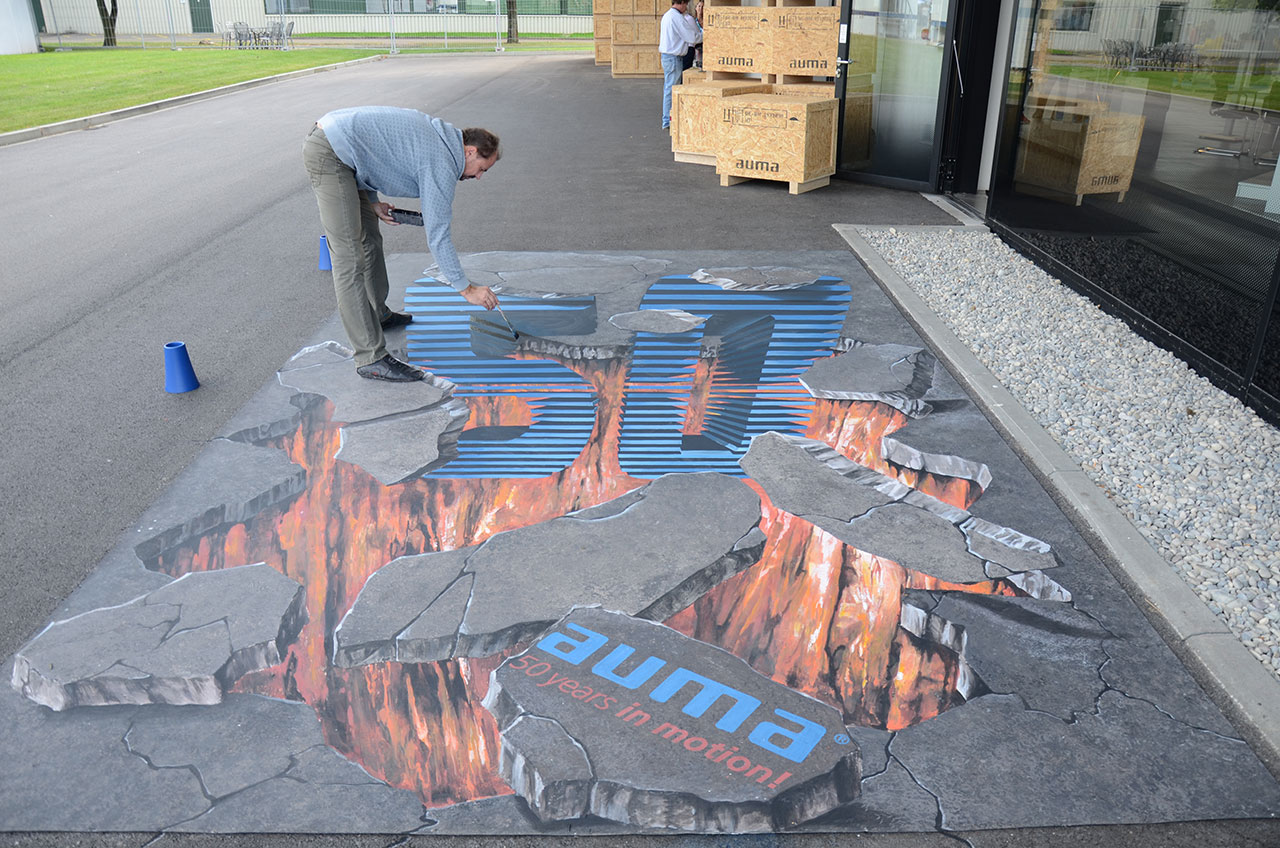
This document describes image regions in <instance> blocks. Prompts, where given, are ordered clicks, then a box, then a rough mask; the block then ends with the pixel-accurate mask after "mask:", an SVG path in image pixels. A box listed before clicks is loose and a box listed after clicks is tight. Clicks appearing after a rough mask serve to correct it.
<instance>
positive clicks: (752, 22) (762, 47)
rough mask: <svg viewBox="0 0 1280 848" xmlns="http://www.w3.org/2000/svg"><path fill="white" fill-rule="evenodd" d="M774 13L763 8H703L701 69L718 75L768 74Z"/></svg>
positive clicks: (770, 9) (769, 9) (772, 10)
mask: <svg viewBox="0 0 1280 848" xmlns="http://www.w3.org/2000/svg"><path fill="white" fill-rule="evenodd" d="M774 14H775V10H774V9H772V8H768V7H761V6H726V7H719V6H713V7H712V8H710V9H704V20H705V22H706V29H704V30H703V33H702V67H703V68H704V69H706V70H707V71H709V72H711V74H712V77H713V78H715V75H716V74H717V73H719V72H730V73H734V74H764V73H768V70H767V68H768V65H769V60H770V56H771V49H770V46H769V38H770V35H771V22H772V20H773V15H774Z"/></svg>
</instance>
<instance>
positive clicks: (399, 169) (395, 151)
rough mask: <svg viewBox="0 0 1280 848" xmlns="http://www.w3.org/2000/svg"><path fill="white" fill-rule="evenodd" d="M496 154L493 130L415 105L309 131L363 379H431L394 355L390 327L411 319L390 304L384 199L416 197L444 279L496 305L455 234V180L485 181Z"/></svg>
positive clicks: (340, 294)
mask: <svg viewBox="0 0 1280 848" xmlns="http://www.w3.org/2000/svg"><path fill="white" fill-rule="evenodd" d="M499 156H500V152H499V149H498V137H497V136H495V135H494V134H493V133H491V132H489V131H488V130H484V129H478V128H472V129H465V130H459V129H458V128H456V127H454V126H452V125H451V124H447V123H445V122H444V121H442V120H440V119H439V118H433V117H431V116H430V115H426V114H423V113H422V112H419V111H416V110H414V109H398V108H392V107H389V106H360V107H356V108H352V109H339V110H337V111H334V112H330V113H328V114H327V115H325V116H324V117H322V118H321V119H320V120H319V121H317V122H316V125H315V126H314V127H312V129H311V132H310V134H308V135H307V138H306V141H305V142H304V143H303V146H302V160H303V163H304V164H305V165H306V168H307V173H308V174H309V175H310V177H311V189H312V191H313V192H315V196H316V204H317V205H318V206H319V207H320V223H321V225H322V226H323V228H324V234H325V239H326V241H328V243H329V254H330V258H331V261H332V265H333V288H334V293H335V294H336V295H337V299H338V314H339V315H340V316H341V317H342V326H343V328H344V329H345V330H346V332H347V337H348V338H349V339H350V340H351V346H352V347H353V348H355V362H356V373H357V374H359V375H360V376H361V377H366V378H369V379H372V380H390V381H393V382H398V383H404V382H412V381H415V380H422V379H424V378H425V377H426V376H427V375H426V373H425V372H424V371H422V370H421V369H419V368H415V367H414V366H412V365H409V364H408V363H405V362H401V361H400V360H398V359H396V358H395V357H393V356H391V355H390V354H389V353H387V348H386V341H385V339H384V337H383V330H387V329H391V328H392V327H402V326H404V325H405V324H408V323H409V322H410V321H412V320H413V319H412V317H411V316H409V315H406V314H404V313H402V312H392V311H391V310H390V309H388V308H387V294H388V292H389V291H390V285H389V283H388V280H387V267H386V260H385V257H384V256H383V252H382V234H381V232H380V231H379V228H378V222H379V221H385V222H386V223H388V224H393V225H394V224H395V221H394V220H393V219H392V217H391V210H392V209H393V208H394V207H393V206H392V205H391V204H390V203H385V202H381V201H379V200H378V194H379V193H382V194H386V195H389V196H391V197H417V198H419V199H420V200H421V203H422V219H423V224H424V227H425V229H426V235H427V243H428V245H429V246H430V248H431V255H432V256H433V257H434V259H435V261H436V264H437V265H439V267H440V274H441V276H442V277H443V278H444V282H445V283H447V284H448V285H450V286H452V287H453V288H454V289H456V290H457V291H458V293H459V294H461V295H462V297H463V298H465V299H466V300H467V301H468V302H470V303H473V304H475V305H476V306H483V307H484V308H485V309H493V308H494V307H496V306H497V305H498V298H497V297H496V296H495V295H494V293H493V292H492V290H490V289H489V288H488V287H485V286H474V285H472V284H471V283H470V282H469V281H468V280H467V277H466V275H465V274H464V273H463V272H462V265H461V263H460V262H459V261H458V252H457V250H455V249H454V246H453V239H452V237H451V236H450V232H449V228H450V223H451V220H452V217H453V192H454V189H455V188H456V187H457V185H458V182H459V181H460V180H471V179H479V178H480V176H481V175H482V174H483V173H485V171H488V170H489V169H490V168H491V167H493V165H494V163H495V162H497V161H498V158H499Z"/></svg>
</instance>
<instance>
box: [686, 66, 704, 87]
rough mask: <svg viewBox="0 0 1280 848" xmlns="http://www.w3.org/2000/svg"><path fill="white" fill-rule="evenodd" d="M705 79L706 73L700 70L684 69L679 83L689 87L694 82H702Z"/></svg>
mask: <svg viewBox="0 0 1280 848" xmlns="http://www.w3.org/2000/svg"><path fill="white" fill-rule="evenodd" d="M706 78H707V72H706V71H704V70H702V69H701V68H685V69H684V73H682V74H681V75H680V82H682V83H684V84H685V85H689V84H691V83H695V82H702V81H703V80H705V79H706Z"/></svg>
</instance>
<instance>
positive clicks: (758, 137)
mask: <svg viewBox="0 0 1280 848" xmlns="http://www.w3.org/2000/svg"><path fill="white" fill-rule="evenodd" d="M766 2H780V3H782V4H783V5H776V6H740V5H732V4H728V3H724V2H720V0H709V2H708V4H707V6H706V7H704V8H705V23H706V30H705V32H704V34H703V49H702V66H703V68H705V69H706V71H707V74H708V76H709V79H708V80H707V81H705V82H702V83H693V84H684V85H680V86H676V88H675V89H674V90H673V98H672V100H673V102H672V116H671V122H672V134H671V147H672V150H673V151H674V153H675V155H676V160H677V161H681V162H700V163H705V164H712V163H714V164H715V166H716V173H717V174H719V175H720V184H721V185H733V184H735V183H738V182H742V181H744V180H748V179H768V180H779V181H782V182H786V183H788V184H789V186H790V191H791V193H792V194H800V193H802V192H806V191H810V190H812V189H815V188H820V187H822V186H825V185H827V184H828V183H829V182H830V181H831V175H832V174H834V173H835V156H836V129H837V111H836V107H837V102H836V100H835V83H834V82H828V81H827V78H832V77H834V76H835V73H836V68H837V63H836V57H837V51H838V49H839V32H840V10H839V8H838V7H835V6H813V5H812V0H809V5H785V4H786V3H788V2H792V0H766Z"/></svg>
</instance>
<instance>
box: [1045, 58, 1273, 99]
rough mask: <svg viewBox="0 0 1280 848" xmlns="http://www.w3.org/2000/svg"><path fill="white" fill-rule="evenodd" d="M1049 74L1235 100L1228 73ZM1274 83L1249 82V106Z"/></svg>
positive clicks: (1065, 68)
mask: <svg viewBox="0 0 1280 848" xmlns="http://www.w3.org/2000/svg"><path fill="white" fill-rule="evenodd" d="M1049 73H1051V74H1053V75H1055V76H1061V77H1070V78H1072V79H1081V80H1089V81H1091V82H1104V83H1109V84H1111V85H1120V86H1125V87H1126V88H1137V89H1142V90H1144V91H1159V92H1163V93H1165V94H1180V95H1182V96H1184V97H1199V98H1203V99H1205V100H1215V99H1221V100H1227V101H1235V100H1238V99H1239V97H1238V91H1237V89H1238V84H1237V80H1236V71H1235V69H1234V68H1230V69H1214V68H1208V69H1203V68H1202V69H1199V70H1195V71H1142V70H1134V71H1130V70H1117V69H1115V68H1104V67H1098V66H1096V65H1094V66H1089V65H1057V64H1055V65H1050V66H1049ZM1275 79H1276V77H1275V76H1273V75H1261V74H1260V75H1258V76H1257V77H1255V78H1254V79H1253V80H1251V81H1250V85H1249V94H1250V97H1249V103H1250V105H1253V104H1254V101H1255V100H1256V99H1257V96H1258V95H1259V94H1260V93H1262V92H1265V91H1266V90H1267V88H1268V87H1269V86H1270V85H1271V83H1272V82H1273V81H1274V80H1275Z"/></svg>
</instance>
